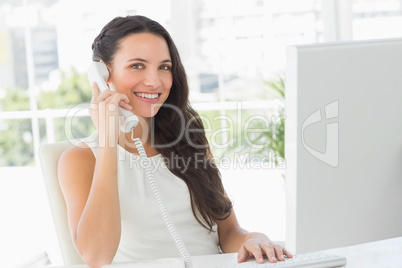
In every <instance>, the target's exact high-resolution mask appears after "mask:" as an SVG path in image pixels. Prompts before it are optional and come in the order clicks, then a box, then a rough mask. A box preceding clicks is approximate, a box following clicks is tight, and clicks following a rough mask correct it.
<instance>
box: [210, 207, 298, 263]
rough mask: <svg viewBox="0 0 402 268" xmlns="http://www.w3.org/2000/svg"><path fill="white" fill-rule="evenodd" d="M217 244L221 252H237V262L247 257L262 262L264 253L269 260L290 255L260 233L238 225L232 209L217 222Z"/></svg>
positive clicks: (273, 260) (281, 258)
mask: <svg viewBox="0 0 402 268" xmlns="http://www.w3.org/2000/svg"><path fill="white" fill-rule="evenodd" d="M217 224H218V235H219V245H220V247H221V249H222V251H223V252H225V253H229V252H238V255H237V260H238V262H243V261H245V260H247V259H249V258H253V257H254V258H255V259H256V260H257V261H258V262H259V263H263V262H264V259H263V255H266V256H267V257H268V259H269V261H270V262H276V260H277V259H278V260H280V261H282V260H284V258H283V255H286V256H287V257H289V258H290V257H292V255H291V254H290V253H289V252H287V251H286V249H284V248H281V247H280V246H279V245H276V244H274V243H272V241H271V240H270V239H269V238H268V237H267V236H266V235H265V234H262V233H255V232H248V231H246V230H244V229H243V228H241V227H240V225H239V222H238V221H237V218H236V215H235V213H234V211H233V209H232V213H231V214H230V216H229V217H228V218H227V219H225V220H223V221H219V222H217Z"/></svg>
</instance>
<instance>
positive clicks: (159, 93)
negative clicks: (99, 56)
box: [108, 33, 173, 117]
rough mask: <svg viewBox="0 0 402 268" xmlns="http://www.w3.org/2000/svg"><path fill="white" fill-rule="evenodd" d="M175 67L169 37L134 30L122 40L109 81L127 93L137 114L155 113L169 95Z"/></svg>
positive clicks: (121, 91)
mask: <svg viewBox="0 0 402 268" xmlns="http://www.w3.org/2000/svg"><path fill="white" fill-rule="evenodd" d="M171 69H172V60H171V58H170V53H169V48H168V46H167V43H166V41H165V39H163V38H162V37H160V36H157V35H154V34H151V33H140V34H131V35H128V36H126V37H125V38H123V39H122V40H121V41H120V45H119V48H118V50H117V52H116V55H115V57H114V60H113V63H112V66H111V67H110V68H109V72H110V76H109V80H108V83H109V85H110V87H111V89H112V90H115V91H116V92H119V93H122V94H125V95H127V97H128V98H129V100H130V103H129V104H130V105H131V106H132V107H133V109H132V110H131V111H132V112H133V113H134V114H135V115H138V116H141V117H153V116H155V114H156V113H157V112H158V110H159V108H160V106H161V105H162V104H163V103H164V102H165V101H166V99H167V97H168V96H169V92H170V88H171V87H172V83H173V77H172V71H171Z"/></svg>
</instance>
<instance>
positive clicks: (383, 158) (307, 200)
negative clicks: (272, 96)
mask: <svg viewBox="0 0 402 268" xmlns="http://www.w3.org/2000/svg"><path fill="white" fill-rule="evenodd" d="M286 116H287V118H286V123H285V127H286V128H285V129H286V137H285V141H286V143H285V144H286V148H285V151H286V156H285V158H286V165H287V170H286V190H287V193H286V194H287V198H286V201H287V204H286V207H287V208H286V222H287V223H286V247H287V248H288V249H289V250H291V251H292V252H294V253H303V252H310V251H317V250H324V249H330V248H337V247H343V246H348V245H354V244H358V243H364V242H370V241H376V240H382V239H387V238H391V237H398V236H402V39H391V40H371V41H356V42H347V43H343V42H342V43H331V44H313V45H300V46H291V47H289V48H288V51H287V66H286Z"/></svg>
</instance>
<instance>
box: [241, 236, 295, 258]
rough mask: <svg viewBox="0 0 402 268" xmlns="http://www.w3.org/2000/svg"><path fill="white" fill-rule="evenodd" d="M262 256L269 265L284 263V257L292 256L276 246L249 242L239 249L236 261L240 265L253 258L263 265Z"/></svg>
mask: <svg viewBox="0 0 402 268" xmlns="http://www.w3.org/2000/svg"><path fill="white" fill-rule="evenodd" d="M264 255H265V256H266V257H267V258H268V260H269V262H271V263H275V262H278V261H284V260H285V257H286V258H292V254H290V253H289V252H288V251H287V250H286V249H285V248H282V247H281V246H279V245H277V244H273V243H272V242H267V241H256V240H249V241H246V242H245V243H244V244H243V245H242V246H241V247H240V249H239V251H238V255H237V261H238V262H239V263H240V262H243V261H246V260H247V259H248V258H250V257H254V258H255V260H256V261H257V262H258V263H264V258H263V256H264Z"/></svg>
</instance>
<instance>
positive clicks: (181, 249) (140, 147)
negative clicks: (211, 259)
mask: <svg viewBox="0 0 402 268" xmlns="http://www.w3.org/2000/svg"><path fill="white" fill-rule="evenodd" d="M131 135H133V132H132V133H131ZM131 139H132V140H133V141H134V143H135V146H136V147H137V150H138V153H139V155H140V157H141V158H143V159H144V160H145V159H147V154H146V152H145V150H144V147H143V145H142V142H141V140H140V139H139V138H136V139H133V136H132V137H131ZM144 169H145V175H146V176H147V179H148V182H149V184H150V185H151V189H152V192H153V194H154V197H155V200H156V202H157V203H158V207H159V210H160V212H161V214H162V218H163V221H164V222H165V224H166V227H167V229H168V230H169V233H170V236H171V237H172V238H173V241H174V243H175V244H176V247H177V249H178V250H179V252H180V255H181V257H182V258H183V260H184V266H185V267H186V268H192V267H193V263H192V260H191V257H190V253H189V252H188V249H187V247H186V245H185V244H184V242H183V240H182V239H181V238H180V235H179V232H178V231H177V229H176V226H175V225H174V223H173V222H172V221H171V219H170V216H169V213H168V211H167V209H166V206H165V203H164V201H163V199H162V196H161V193H160V191H159V188H158V186H157V185H156V183H155V179H154V178H153V176H152V172H151V169H150V165H144Z"/></svg>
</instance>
